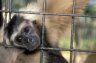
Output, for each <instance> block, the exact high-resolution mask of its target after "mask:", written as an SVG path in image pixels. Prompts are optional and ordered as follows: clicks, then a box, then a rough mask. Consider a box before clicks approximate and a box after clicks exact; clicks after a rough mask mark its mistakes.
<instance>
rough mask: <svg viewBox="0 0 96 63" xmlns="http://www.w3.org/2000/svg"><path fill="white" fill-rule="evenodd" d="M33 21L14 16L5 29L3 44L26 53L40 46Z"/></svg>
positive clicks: (38, 35)
mask: <svg viewBox="0 0 96 63" xmlns="http://www.w3.org/2000/svg"><path fill="white" fill-rule="evenodd" d="M35 25H36V23H35V20H34V21H29V20H27V19H24V18H23V17H21V16H17V15H15V16H14V17H13V18H12V19H11V21H10V22H9V23H8V26H6V28H5V36H6V37H5V39H4V40H5V42H6V43H7V44H9V45H13V46H16V47H18V48H23V49H26V50H28V51H33V50H35V49H38V47H39V46H40V33H38V32H39V30H38V29H37V28H36V26H35Z"/></svg>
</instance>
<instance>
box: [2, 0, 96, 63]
mask: <svg viewBox="0 0 96 63" xmlns="http://www.w3.org/2000/svg"><path fill="white" fill-rule="evenodd" d="M5 2H6V3H5V10H0V12H5V18H7V13H9V19H11V13H24V14H36V15H41V16H42V39H41V42H42V43H41V48H40V49H41V56H40V63H44V62H43V61H44V59H43V54H44V53H43V52H44V50H57V51H70V63H74V61H73V52H91V53H96V50H82V49H75V48H74V47H73V41H74V20H75V17H91V18H96V16H89V15H78V14H76V13H75V10H76V9H75V6H76V0H73V5H72V13H71V14H65V13H46V12H45V11H46V2H47V1H46V0H43V1H42V2H43V12H32V11H17V10H12V0H5ZM7 5H8V6H7ZM8 7H9V8H8ZM8 9H9V10H8ZM46 15H51V16H71V17H72V23H71V37H70V39H71V40H70V48H69V49H68V48H63V49H62V48H46V47H44V46H43V43H44V37H45V36H44V33H45V31H44V30H45V27H44V24H45V16H46ZM6 21H7V19H5V21H4V26H5V25H6V23H7V22H6ZM6 47H13V46H6Z"/></svg>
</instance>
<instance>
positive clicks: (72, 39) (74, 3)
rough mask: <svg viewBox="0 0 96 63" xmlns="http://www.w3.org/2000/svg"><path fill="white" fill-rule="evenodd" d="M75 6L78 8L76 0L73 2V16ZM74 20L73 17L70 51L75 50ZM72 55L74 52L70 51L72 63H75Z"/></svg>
mask: <svg viewBox="0 0 96 63" xmlns="http://www.w3.org/2000/svg"><path fill="white" fill-rule="evenodd" d="M75 6H76V0H73V5H72V14H75ZM74 20H75V17H74V16H72V24H71V43H70V49H73V41H74ZM72 54H73V51H70V63H73V62H72V60H73V57H72Z"/></svg>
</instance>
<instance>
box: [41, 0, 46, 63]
mask: <svg viewBox="0 0 96 63" xmlns="http://www.w3.org/2000/svg"><path fill="white" fill-rule="evenodd" d="M42 2H43V12H44V13H45V11H46V0H43V1H42ZM44 30H45V15H42V38H41V48H43V47H44V33H45V31H44ZM40 63H44V50H41V55H40Z"/></svg>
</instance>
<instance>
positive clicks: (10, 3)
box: [9, 0, 12, 20]
mask: <svg viewBox="0 0 96 63" xmlns="http://www.w3.org/2000/svg"><path fill="white" fill-rule="evenodd" d="M11 7H12V1H11V0H9V20H11Z"/></svg>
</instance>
